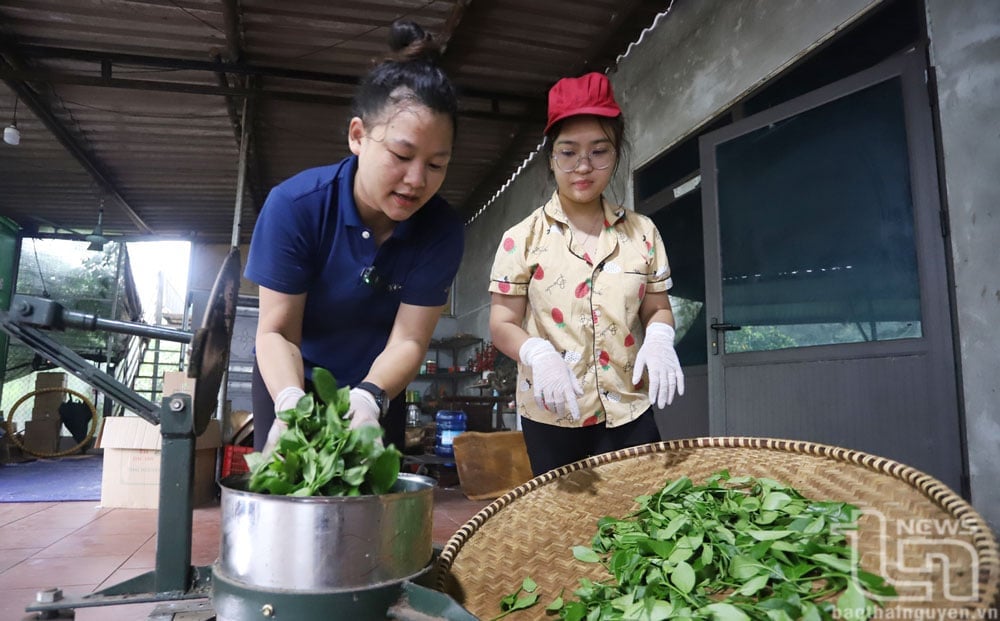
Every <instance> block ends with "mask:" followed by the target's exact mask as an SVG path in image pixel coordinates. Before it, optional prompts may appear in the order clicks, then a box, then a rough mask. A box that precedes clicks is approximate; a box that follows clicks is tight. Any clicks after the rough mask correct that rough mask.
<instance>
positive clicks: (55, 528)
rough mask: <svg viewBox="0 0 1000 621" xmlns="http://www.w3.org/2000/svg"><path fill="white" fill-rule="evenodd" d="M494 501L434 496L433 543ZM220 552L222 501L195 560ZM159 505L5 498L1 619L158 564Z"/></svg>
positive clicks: (93, 611) (206, 518) (113, 620)
mask: <svg viewBox="0 0 1000 621" xmlns="http://www.w3.org/2000/svg"><path fill="white" fill-rule="evenodd" d="M487 504H489V501H472V500H468V499H467V498H466V497H465V496H464V495H463V494H462V491H461V489H460V488H458V487H438V488H435V494H434V527H433V541H434V543H435V544H438V545H443V544H444V543H445V542H447V541H448V539H449V538H450V537H451V535H452V534H454V532H455V531H456V530H458V528H459V527H460V526H462V525H463V524H465V523H466V522H467V521H468V520H469V518H471V517H472V516H473V515H475V514H476V513H477V512H478V511H479V510H480V509H482V508H483V507H485V506H486V505H487ZM218 552H219V507H218V504H216V505H215V506H212V507H205V508H200V509H195V512H194V531H193V534H192V542H191V563H192V564H194V565H210V564H212V562H213V561H214V560H215V559H216V557H217V556H218ZM155 553H156V511H155V510H151V509H106V508H101V506H100V503H98V502H52V503H49V502H36V503H0V620H3V621H24V620H27V619H35V618H37V617H36V616H34V615H29V614H27V613H25V612H24V607H25V606H26V605H27V604H28V603H30V602H31V601H33V600H34V597H35V593H36V592H37V591H38V590H40V589H45V588H49V587H59V588H61V589H62V590H63V591H64V592H65V593H67V594H70V595H81V594H85V593H89V592H91V591H94V590H96V589H101V588H106V587H108V586H111V585H115V584H119V583H120V582H122V581H124V580H126V579H128V578H131V577H133V576H135V575H138V574H142V573H146V572H148V571H150V570H151V569H154V568H155ZM155 607H156V604H131V605H125V606H105V607H100V608H81V609H79V610H77V612H76V619H77V621H143V620H145V619H147V617H148V616H149V614H150V613H151V612H152V611H153V609H154V608H155Z"/></svg>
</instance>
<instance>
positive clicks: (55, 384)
mask: <svg viewBox="0 0 1000 621" xmlns="http://www.w3.org/2000/svg"><path fill="white" fill-rule="evenodd" d="M65 387H66V374H65V373H59V372H52V373H38V374H37V375H35V390H39V389H41V388H65Z"/></svg>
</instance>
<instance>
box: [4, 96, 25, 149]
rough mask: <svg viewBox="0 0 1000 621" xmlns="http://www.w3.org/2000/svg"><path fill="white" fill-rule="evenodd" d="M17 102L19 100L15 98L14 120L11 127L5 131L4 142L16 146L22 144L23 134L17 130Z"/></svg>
mask: <svg viewBox="0 0 1000 621" xmlns="http://www.w3.org/2000/svg"><path fill="white" fill-rule="evenodd" d="M17 101H18V98H16V97H15V98H14V119H13V120H12V121H11V122H10V125H8V126H7V127H5V128H4V129H3V141H4V142H6V143H7V144H9V145H14V146H17V145H19V144H21V132H20V131H19V130H18V129H17Z"/></svg>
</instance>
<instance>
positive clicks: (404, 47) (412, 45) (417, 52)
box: [389, 19, 441, 62]
mask: <svg viewBox="0 0 1000 621" xmlns="http://www.w3.org/2000/svg"><path fill="white" fill-rule="evenodd" d="M389 49H391V50H392V52H393V56H394V58H395V60H398V61H401V62H404V61H408V60H419V59H426V60H430V61H436V60H438V59H439V58H440V56H441V51H440V49H439V47H438V45H437V44H436V43H435V42H434V39H433V37H431V35H429V34H427V32H425V31H424V29H423V28H421V27H420V25H419V24H417V23H416V22H413V21H410V20H402V19H397V20H396V21H394V22H393V23H392V25H391V26H390V27H389Z"/></svg>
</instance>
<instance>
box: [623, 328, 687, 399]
mask: <svg viewBox="0 0 1000 621" xmlns="http://www.w3.org/2000/svg"><path fill="white" fill-rule="evenodd" d="M643 367H645V368H646V370H648V371H649V402H650V403H653V402H654V399H655V402H656V405H657V407H659V408H663V407H664V406H667V405H670V404H671V403H673V401H674V392H676V393H677V394H679V395H683V394H684V372H683V371H681V362H680V360H678V359H677V352H676V351H674V327H673V326H671V325H670V324H667V323H660V322H656V323H651V324H649V325H648V326H646V340H645V342H643V344H642V347H640V348H639V354H638V355H637V356H636V357H635V370H634V371H632V383H633V384H638V383H639V380H640V379H642V369H643Z"/></svg>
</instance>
